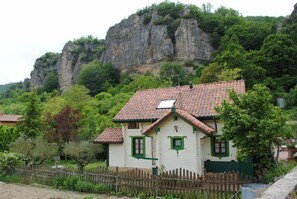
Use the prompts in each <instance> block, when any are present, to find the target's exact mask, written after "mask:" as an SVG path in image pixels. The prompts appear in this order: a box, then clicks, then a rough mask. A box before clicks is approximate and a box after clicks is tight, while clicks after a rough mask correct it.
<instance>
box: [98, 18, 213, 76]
mask: <svg viewBox="0 0 297 199" xmlns="http://www.w3.org/2000/svg"><path fill="white" fill-rule="evenodd" d="M146 17H147V16H145V15H141V16H139V15H137V14H134V15H131V16H130V17H129V18H128V19H124V20H123V21H122V22H121V23H119V24H116V25H115V26H113V27H111V28H110V29H109V30H108V32H107V35H106V47H107V50H106V51H105V52H104V53H103V55H102V57H101V60H102V61H103V62H111V63H112V64H113V65H114V66H115V67H116V68H118V69H120V70H125V69H127V68H129V67H131V66H139V65H143V64H149V63H154V62H158V61H163V60H168V59H170V60H180V61H208V60H211V53H212V52H213V47H212V45H211V42H210V38H209V35H208V34H207V33H204V32H203V31H202V30H201V29H200V28H199V27H198V22H197V20H196V19H192V18H182V19H180V21H179V26H178V28H177V29H176V31H175V32H174V38H171V37H170V36H169V32H168V25H166V24H161V25H159V23H156V22H157V21H158V20H159V21H160V16H158V15H157V14H156V12H153V13H152V16H151V20H150V22H149V23H147V22H146V19H147V18H146Z"/></svg>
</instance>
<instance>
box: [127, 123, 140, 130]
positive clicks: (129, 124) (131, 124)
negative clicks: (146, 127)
mask: <svg viewBox="0 0 297 199" xmlns="http://www.w3.org/2000/svg"><path fill="white" fill-rule="evenodd" d="M128 129H139V122H129V123H128Z"/></svg>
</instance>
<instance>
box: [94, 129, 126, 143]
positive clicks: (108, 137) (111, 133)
mask: <svg viewBox="0 0 297 199" xmlns="http://www.w3.org/2000/svg"><path fill="white" fill-rule="evenodd" d="M94 142H95V143H123V134H122V128H106V129H104V131H103V132H102V133H101V134H100V135H99V136H98V137H97V138H96V139H95V140H94Z"/></svg>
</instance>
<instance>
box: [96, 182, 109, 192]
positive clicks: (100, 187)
mask: <svg viewBox="0 0 297 199" xmlns="http://www.w3.org/2000/svg"><path fill="white" fill-rule="evenodd" d="M93 192H94V193H98V194H105V193H107V192H109V187H108V186H107V185H105V184H96V185H94V187H93Z"/></svg>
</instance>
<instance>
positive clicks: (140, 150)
mask: <svg viewBox="0 0 297 199" xmlns="http://www.w3.org/2000/svg"><path fill="white" fill-rule="evenodd" d="M132 156H133V157H144V156H145V139H144V137H132Z"/></svg>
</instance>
